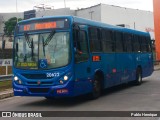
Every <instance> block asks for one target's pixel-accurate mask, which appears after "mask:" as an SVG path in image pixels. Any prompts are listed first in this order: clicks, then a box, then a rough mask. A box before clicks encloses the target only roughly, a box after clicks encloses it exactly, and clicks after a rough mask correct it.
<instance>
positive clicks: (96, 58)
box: [92, 56, 100, 62]
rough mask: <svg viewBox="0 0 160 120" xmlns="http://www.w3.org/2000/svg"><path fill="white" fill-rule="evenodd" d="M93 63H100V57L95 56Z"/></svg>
mask: <svg viewBox="0 0 160 120" xmlns="http://www.w3.org/2000/svg"><path fill="white" fill-rule="evenodd" d="M92 61H94V62H96V61H100V56H93V57H92Z"/></svg>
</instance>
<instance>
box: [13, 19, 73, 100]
mask: <svg viewBox="0 0 160 120" xmlns="http://www.w3.org/2000/svg"><path fill="white" fill-rule="evenodd" d="M69 28H70V21H69V19H68V18H45V19H43V18H41V19H32V20H25V21H22V22H20V23H18V25H17V27H16V31H15V38H14V54H13V62H14V66H13V73H14V76H13V88H14V95H15V96H45V97H52V96H71V95H73V93H72V91H73V90H72V88H73V87H72V86H73V82H72V77H73V71H72V69H71V47H70V46H71V45H70V43H71V41H70V29H69Z"/></svg>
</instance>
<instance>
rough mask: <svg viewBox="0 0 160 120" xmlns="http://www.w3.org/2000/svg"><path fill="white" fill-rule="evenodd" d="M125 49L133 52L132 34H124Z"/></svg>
mask: <svg viewBox="0 0 160 120" xmlns="http://www.w3.org/2000/svg"><path fill="white" fill-rule="evenodd" d="M124 49H125V51H126V52H132V35H131V34H124Z"/></svg>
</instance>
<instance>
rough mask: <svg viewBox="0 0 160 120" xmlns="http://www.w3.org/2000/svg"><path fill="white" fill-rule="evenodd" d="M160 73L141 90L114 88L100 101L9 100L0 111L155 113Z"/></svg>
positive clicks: (158, 107) (0, 104) (159, 98)
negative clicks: (140, 111)
mask: <svg viewBox="0 0 160 120" xmlns="http://www.w3.org/2000/svg"><path fill="white" fill-rule="evenodd" d="M159 73H160V71H155V72H154V73H153V75H152V76H151V77H148V78H145V80H144V82H143V84H142V85H140V86H132V85H129V86H125V85H122V86H120V87H114V88H112V89H109V90H107V91H106V93H105V94H103V95H102V96H101V97H100V98H99V99H96V100H87V99H84V97H78V98H76V99H58V100H53V101H50V100H46V99H45V98H41V97H12V98H9V99H5V100H1V101H0V111H4V110H5V111H42V110H44V111H139V110H142V111H156V110H160V81H159V78H160V74H159Z"/></svg>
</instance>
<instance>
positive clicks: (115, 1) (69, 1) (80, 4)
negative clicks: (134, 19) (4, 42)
mask: <svg viewBox="0 0 160 120" xmlns="http://www.w3.org/2000/svg"><path fill="white" fill-rule="evenodd" d="M16 1H17V11H18V12H23V11H26V10H32V9H33V6H35V5H39V4H45V5H51V6H54V9H57V8H64V0H0V13H4V12H16ZM65 3H66V7H70V8H71V9H77V8H86V7H89V6H93V5H96V4H99V3H104V4H109V5H116V6H121V7H127V8H134V9H140V10H147V11H153V0H65Z"/></svg>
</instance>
